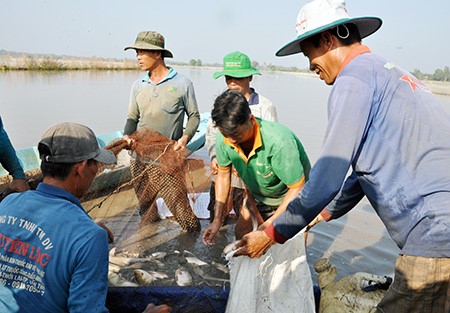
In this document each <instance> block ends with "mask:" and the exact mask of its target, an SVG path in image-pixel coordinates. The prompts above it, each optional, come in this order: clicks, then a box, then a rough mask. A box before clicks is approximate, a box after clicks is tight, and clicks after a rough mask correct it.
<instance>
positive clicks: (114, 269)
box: [108, 263, 121, 273]
mask: <svg viewBox="0 0 450 313" xmlns="http://www.w3.org/2000/svg"><path fill="white" fill-rule="evenodd" d="M120 269H121V267H120V266H118V265H116V264H112V263H109V265H108V272H113V273H118V272H119V271H120Z"/></svg>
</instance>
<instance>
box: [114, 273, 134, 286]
mask: <svg viewBox="0 0 450 313" xmlns="http://www.w3.org/2000/svg"><path fill="white" fill-rule="evenodd" d="M108 282H109V283H110V284H111V285H113V286H116V287H137V286H139V285H138V284H136V283H133V282H131V281H129V280H126V279H125V278H123V277H122V276H121V275H120V274H117V273H114V272H109V273H108Z"/></svg>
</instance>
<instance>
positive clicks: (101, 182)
mask: <svg viewBox="0 0 450 313" xmlns="http://www.w3.org/2000/svg"><path fill="white" fill-rule="evenodd" d="M209 118H210V113H209V112H205V113H201V115H200V125H199V127H198V129H197V132H196V134H195V136H194V137H193V138H192V140H191V141H190V142H189V144H188V145H187V149H189V150H190V151H193V152H194V151H197V150H199V149H200V148H201V147H203V145H204V144H205V132H206V127H207V124H208V120H209ZM122 136H123V132H122V131H114V132H109V133H105V134H100V135H98V137H97V140H98V143H99V145H100V147H105V146H106V145H108V144H109V143H110V142H111V141H112V140H115V139H118V138H121V137H122ZM16 153H17V156H18V158H19V161H20V163H21V165H22V167H23V169H24V171H25V175H26V176H27V180H28V183H29V185H30V187H31V188H32V189H34V188H35V187H36V185H37V184H38V182H39V181H40V180H41V178H42V175H41V171H40V164H41V162H40V158H39V152H38V150H37V147H36V146H33V147H27V148H24V149H19V150H17V151H16ZM130 178H131V174H130V168H129V159H128V158H127V157H126V154H125V153H124V154H123V155H120V156H119V158H118V163H117V165H115V166H113V167H111V168H107V169H105V170H104V171H103V172H101V173H100V174H98V175H97V177H96V178H95V179H94V181H93V183H92V186H91V188H90V189H89V191H88V195H89V194H92V193H97V194H98V193H99V192H100V191H101V190H103V189H107V188H109V187H112V186H118V185H119V184H120V183H121V182H125V181H127V180H129V179H130ZM11 180H12V177H11V176H10V175H8V172H7V171H6V170H5V169H4V168H3V167H2V166H1V165H0V195H2V194H3V193H5V192H6V191H7V188H8V185H9V183H11ZM0 199H1V197H0Z"/></svg>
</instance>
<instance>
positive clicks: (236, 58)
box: [213, 51, 261, 79]
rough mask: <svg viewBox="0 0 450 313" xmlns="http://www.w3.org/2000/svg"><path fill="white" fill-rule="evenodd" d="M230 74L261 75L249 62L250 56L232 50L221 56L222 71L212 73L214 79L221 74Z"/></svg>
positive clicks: (232, 75) (241, 76)
mask: <svg viewBox="0 0 450 313" xmlns="http://www.w3.org/2000/svg"><path fill="white" fill-rule="evenodd" d="M224 75H226V76H231V77H235V78H243V77H249V76H252V75H261V73H260V72H259V71H258V70H257V69H256V68H254V67H252V63H251V62H250V58H249V57H248V56H247V55H246V54H244V53H242V52H239V51H236V52H232V53H229V54H227V55H226V56H224V57H223V71H222V72H216V73H214V75H213V77H214V78H215V79H217V78H219V77H221V76H224Z"/></svg>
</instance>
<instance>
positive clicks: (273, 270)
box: [226, 231, 315, 313]
mask: <svg viewBox="0 0 450 313" xmlns="http://www.w3.org/2000/svg"><path fill="white" fill-rule="evenodd" d="M303 233H304V232H303V231H301V232H300V233H298V234H297V235H296V236H295V237H293V238H291V239H290V240H288V241H286V242H285V243H284V244H282V245H281V244H275V245H273V246H272V247H270V248H269V250H267V252H266V253H265V254H264V255H263V256H262V257H260V258H255V259H251V258H249V257H247V256H239V257H233V258H232V259H231V261H230V264H229V266H230V284H231V287H230V295H229V298H228V302H227V308H226V312H227V313H236V312H246V313H247V312H248V313H251V312H255V313H256V312H258V313H264V312H277V313H284V312H286V313H288V312H296V313H311V312H314V311H315V303H314V294H313V284H312V280H311V274H310V271H309V267H308V264H307V262H306V252H305V242H304V237H303Z"/></svg>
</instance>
